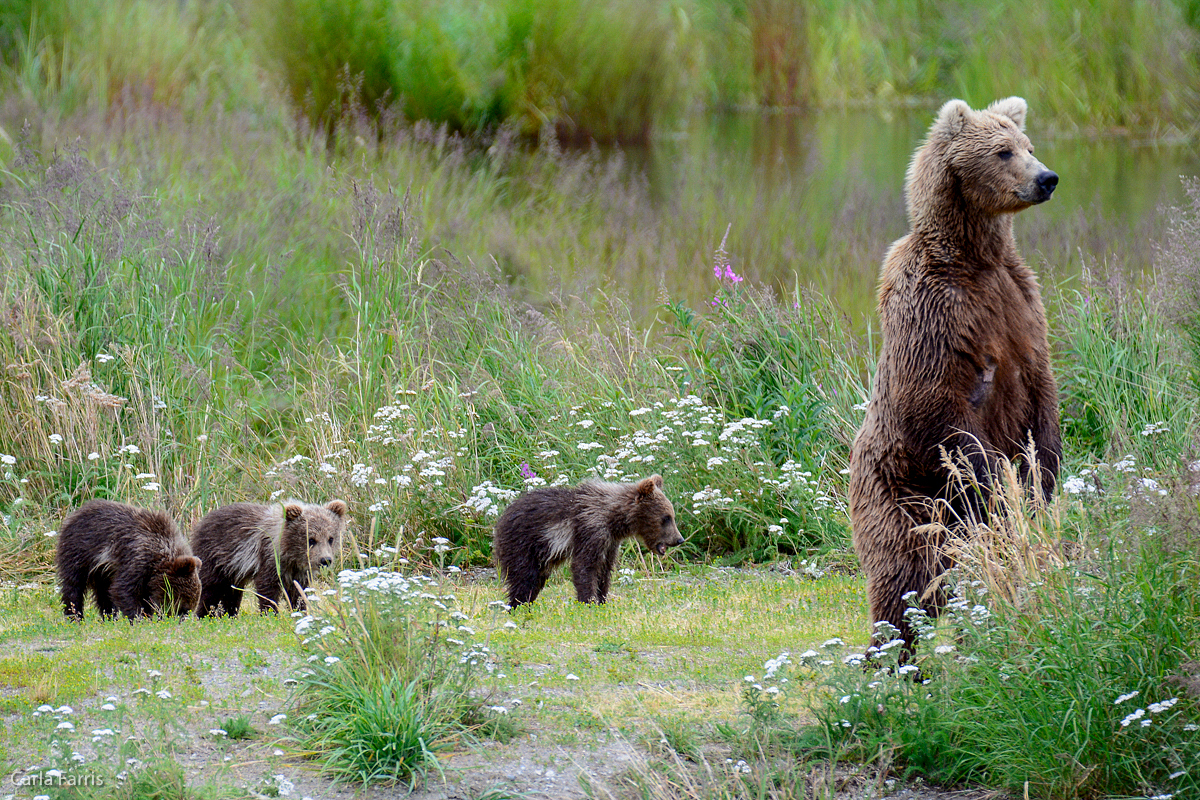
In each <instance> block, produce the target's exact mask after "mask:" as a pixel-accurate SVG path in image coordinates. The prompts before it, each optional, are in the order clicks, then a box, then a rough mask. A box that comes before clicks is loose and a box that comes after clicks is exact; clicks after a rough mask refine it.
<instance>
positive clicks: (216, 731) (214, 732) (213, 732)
mask: <svg viewBox="0 0 1200 800" xmlns="http://www.w3.org/2000/svg"><path fill="white" fill-rule="evenodd" d="M208 735H209V736H215V737H217V738H218V739H220V738H221V737H222V736H228V735H229V731H227V730H225V729H224V728H209V729H208Z"/></svg>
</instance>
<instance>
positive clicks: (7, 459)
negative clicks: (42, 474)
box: [0, 453, 17, 467]
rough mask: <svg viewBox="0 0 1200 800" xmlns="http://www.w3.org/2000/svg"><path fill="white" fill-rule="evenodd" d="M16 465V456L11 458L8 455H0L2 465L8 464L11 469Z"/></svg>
mask: <svg viewBox="0 0 1200 800" xmlns="http://www.w3.org/2000/svg"><path fill="white" fill-rule="evenodd" d="M15 463H17V457H16V456H10V455H9V454H8V453H0V464H7V465H8V466H10V467H11V466H12V465H13V464H15Z"/></svg>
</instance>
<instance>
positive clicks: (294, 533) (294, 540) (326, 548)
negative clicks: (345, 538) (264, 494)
mask: <svg viewBox="0 0 1200 800" xmlns="http://www.w3.org/2000/svg"><path fill="white" fill-rule="evenodd" d="M285 514H286V517H287V528H288V536H287V538H288V540H289V542H290V543H291V544H292V545H293V546H294V547H295V548H296V551H295V552H304V553H307V555H308V569H309V571H310V572H313V571H316V570H318V569H320V568H321V567H327V566H329V565H330V564H332V563H333V562H334V559H336V558H337V555H338V552H339V551H340V550H341V548H342V532H343V531H344V530H345V528H346V517H347V512H346V504H345V503H343V502H342V501H341V500H331V501H330V502H328V503H327V504H325V505H324V506H300V505H294V504H293V505H289V506H287V508H286V509H285Z"/></svg>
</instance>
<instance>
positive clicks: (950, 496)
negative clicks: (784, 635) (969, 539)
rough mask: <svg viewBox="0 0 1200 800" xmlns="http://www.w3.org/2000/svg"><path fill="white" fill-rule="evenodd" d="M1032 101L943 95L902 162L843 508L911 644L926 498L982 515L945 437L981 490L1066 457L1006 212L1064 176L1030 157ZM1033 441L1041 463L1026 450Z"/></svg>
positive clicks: (930, 558) (1029, 288)
mask: <svg viewBox="0 0 1200 800" xmlns="http://www.w3.org/2000/svg"><path fill="white" fill-rule="evenodd" d="M1026 111H1027V108H1026V105H1025V101H1024V100H1022V99H1021V98H1019V97H1010V98H1008V99H1006V100H1000V101H997V102H995V103H993V104H992V105H990V106H988V108H987V109H986V110H984V111H972V110H971V108H970V107H969V106H967V104H966V103H964V102H963V101H961V100H951V101H950V102H948V103H946V104H945V105H943V106H942V108H941V110H940V111H939V112H938V115H937V120H936V121H935V122H934V123H933V126H932V127H931V128H930V130H929V136H928V138H927V139H926V140H925V143H924V144H923V145H922V146H921V148H920V149H919V150H918V151H917V152H916V155H915V156H914V157H913V160H912V163H911V165H910V166H909V168H908V178H907V182H906V186H905V191H906V195H907V202H908V217H909V224H910V226H911V230H910V232H909V233H908V235H907V236H905V237H903V238H902V239H899V240H898V241H896V242H895V243H893V244H892V246H891V248H890V249H889V250H888V252H887V255H886V256H885V258H884V262H883V271H882V277H881V285H880V288H879V317H880V323H881V327H882V332H883V345H882V351H881V352H880V355H879V367H878V370H877V371H876V373H875V387H874V392H873V394H872V396H871V402H870V404H869V405H868V407H867V414H866V419H864V420H863V425H862V429H861V430H860V431H859V432H858V436H857V437H856V438H855V440H854V447H853V451H852V453H851V461H850V498H849V499H850V518H851V522H852V524H853V528H854V549H855V552H857V554H858V557H859V560H860V561H861V562H862V565H863V569H864V570H865V571H866V574H867V597H868V599H869V601H870V604H871V619H872V620H873V621H875V622H878V621H880V620H886V621H888V622H890V623H891V624H893V625H895V626H896V627H898V628H899V629H900V631H901V634H902V635H903V637H904V639H905V641H906V642H907V643H908V645H909V648H910V649H911V647H912V644H913V632H912V630H911V629H910V627H909V626H908V625H907V624H906V622H905V619H904V611H905V608H906V607H907V603H906V601H905V599H904V596H905V595H906V594H907V593H908V592H917V593H918V595H922V594H923V593H924V592H925V590H926V588H927V587H928V586H929V584H930V582H931V581H932V580H933V579H934V578H935V577H936V576H937V575H939V574H940V573H941V572H942V571H944V569H945V568H946V567H948V566H949V563H948V562H947V559H946V558H945V557H944V556H942V555H941V554H940V553H939V552H938V549H939V545H940V544H941V542H940V541H938V540H936V538H935V536H934V535H932V534H930V533H928V532H927V531H928V530H931V529H922V528H920V527H919V526H922V525H925V524H927V523H929V522H930V521H931V500H932V499H934V498H941V499H944V500H947V501H948V502H949V503H950V505H951V508H953V509H954V511H955V512H956V513H958V514H960V515H964V516H965V515H966V514H967V513H972V512H974V513H977V512H978V509H977V507H976V503H977V502H978V498H976V499H974V500H973V499H972V498H970V497H969V496H967V495H964V494H962V493H959V494H955V492H954V491H953V490H952V487H951V486H950V475H949V472H948V470H947V469H946V467H945V466H944V464H943V462H942V456H941V448H945V450H946V452H947V453H948V454H950V455H951V456H952V457H957V458H965V459H966V460H967V461H968V462H969V463H970V465H971V467H972V468H973V469H974V472H975V477H976V478H977V480H978V481H979V483H980V485H981V486H983V487H984V493H985V495H986V492H987V487H988V486H989V485H990V482H991V480H992V479H993V478H994V476H995V464H996V459H997V457H998V456H1004V457H1006V458H1008V459H1021V471H1022V475H1023V477H1025V479H1026V480H1027V481H1029V482H1030V484H1033V483H1036V484H1038V488H1040V490H1041V491H1042V493H1043V496H1045V497H1048V496H1049V495H1050V493H1051V492H1052V491H1053V489H1054V481H1055V477H1056V476H1057V474H1058V467H1059V459H1060V458H1061V456H1062V442H1061V439H1060V436H1059V422H1058V394H1057V389H1056V387H1055V383H1054V375H1053V374H1052V373H1051V371H1050V354H1049V346H1048V345H1047V342H1046V314H1045V310H1044V309H1043V307H1042V300H1041V295H1040V292H1039V290H1038V283H1037V278H1036V277H1035V276H1034V274H1033V271H1032V270H1031V269H1030V268H1029V267H1028V266H1027V265H1026V264H1025V263H1024V261H1022V259H1021V256H1020V255H1019V254H1018V253H1017V247H1016V242H1015V241H1014V239H1013V229H1012V224H1013V215H1014V214H1015V213H1016V212H1018V211H1021V210H1023V209H1026V208H1028V207H1030V206H1032V205H1036V204H1038V203H1042V202H1045V201H1046V200H1049V199H1050V195H1051V194H1052V193H1053V192H1054V188H1055V186H1057V185H1058V176H1057V175H1055V174H1054V173H1053V172H1051V171H1050V170H1048V169H1046V167H1045V166H1043V165H1042V164H1041V162H1039V161H1038V160H1037V159H1036V158H1034V156H1033V146H1032V145H1031V144H1030V142H1029V139H1028V138H1027V137H1026V136H1025V133H1024V128H1025V115H1026ZM1031 440H1032V443H1033V446H1034V448H1036V459H1035V460H1034V463H1030V461H1028V460H1025V459H1024V458H1023V455H1024V453H1025V451H1026V449H1027V447H1028V443H1029V442H1030V441H1031ZM923 605H924V607H925V609H926V610H927V611H928V612H930V614H931V615H934V614H936V613H937V610H938V609H937V602H936V601H934V602H924V603H923Z"/></svg>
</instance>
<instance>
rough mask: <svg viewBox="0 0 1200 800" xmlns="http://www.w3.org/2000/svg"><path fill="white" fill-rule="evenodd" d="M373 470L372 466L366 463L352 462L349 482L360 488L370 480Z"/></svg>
mask: <svg viewBox="0 0 1200 800" xmlns="http://www.w3.org/2000/svg"><path fill="white" fill-rule="evenodd" d="M374 471H375V468H374V467H370V466H367V465H366V464H353V465H351V467H350V482H351V483H352V484H354V485H355V486H357V487H359V488H362V487H364V486H366V485H367V484H368V483H370V482H371V473H372V472H374Z"/></svg>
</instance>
